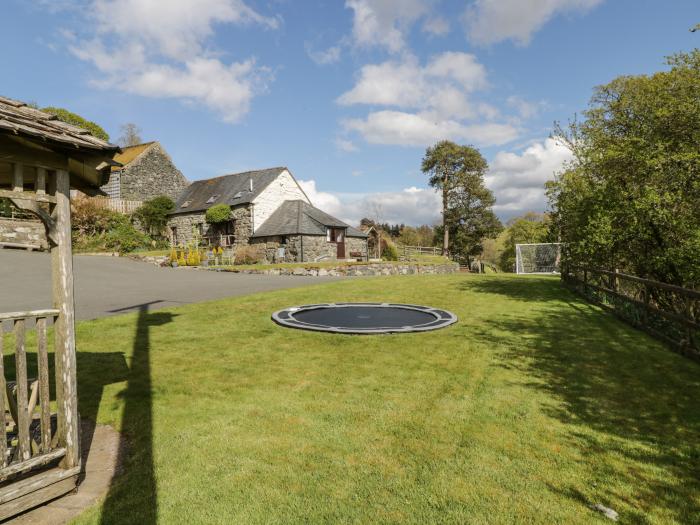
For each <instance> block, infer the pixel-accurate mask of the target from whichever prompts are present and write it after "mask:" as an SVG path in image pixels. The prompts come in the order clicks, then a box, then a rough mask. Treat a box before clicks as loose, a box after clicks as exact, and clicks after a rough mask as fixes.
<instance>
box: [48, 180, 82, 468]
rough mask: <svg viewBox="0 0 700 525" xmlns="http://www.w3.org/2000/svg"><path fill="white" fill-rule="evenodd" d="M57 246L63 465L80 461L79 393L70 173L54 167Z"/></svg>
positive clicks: (56, 303)
mask: <svg viewBox="0 0 700 525" xmlns="http://www.w3.org/2000/svg"><path fill="white" fill-rule="evenodd" d="M55 212H56V213H55V216H56V245H55V246H53V247H52V248H51V265H52V274H53V275H52V277H53V303H54V308H56V309H57V310H58V311H59V314H58V317H57V319H56V324H55V327H54V334H55V352H56V400H57V405H58V423H59V425H58V437H59V442H61V443H63V444H64V446H65V448H66V456H65V458H64V460H63V467H64V468H72V467H75V466H78V465H79V464H80V446H79V441H78V432H79V428H78V392H77V381H76V359H75V311H74V309H75V305H74V302H73V252H72V249H71V231H70V175H69V174H68V171H66V170H56V209H55Z"/></svg>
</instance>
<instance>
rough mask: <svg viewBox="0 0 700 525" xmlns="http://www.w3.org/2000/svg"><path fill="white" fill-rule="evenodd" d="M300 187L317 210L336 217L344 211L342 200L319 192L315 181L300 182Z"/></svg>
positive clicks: (330, 194)
mask: <svg viewBox="0 0 700 525" xmlns="http://www.w3.org/2000/svg"><path fill="white" fill-rule="evenodd" d="M299 185H300V186H301V189H302V190H304V193H306V196H307V197H308V198H309V200H310V201H311V204H313V205H314V206H316V207H317V208H320V209H321V210H323V211H325V212H326V213H330V214H331V215H336V214H338V213H339V212H340V211H341V210H342V207H343V205H342V203H341V201H340V199H339V198H338V197H337V196H336V195H334V194H332V193H328V192H325V191H319V190H318V189H317V188H316V181H315V180H300V181H299Z"/></svg>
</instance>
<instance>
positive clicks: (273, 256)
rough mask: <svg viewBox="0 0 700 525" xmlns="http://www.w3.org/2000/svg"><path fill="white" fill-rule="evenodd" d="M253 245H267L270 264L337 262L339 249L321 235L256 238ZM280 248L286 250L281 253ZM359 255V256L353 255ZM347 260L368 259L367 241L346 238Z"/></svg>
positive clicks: (266, 249)
mask: <svg viewBox="0 0 700 525" xmlns="http://www.w3.org/2000/svg"><path fill="white" fill-rule="evenodd" d="M250 243H251V244H264V245H265V260H266V262H268V263H286V262H302V260H301V258H302V253H303V257H304V261H303V262H318V261H335V260H337V255H338V247H337V245H336V244H335V243H332V242H328V240H327V239H326V237H325V236H321V235H289V236H287V237H286V238H285V237H281V236H272V237H256V238H253V239H251V240H250ZM280 248H284V250H283V251H280ZM351 253H352V254H359V255H357V256H354V255H351ZM345 257H346V259H363V260H366V259H367V244H366V242H365V239H361V238H355V237H346V238H345Z"/></svg>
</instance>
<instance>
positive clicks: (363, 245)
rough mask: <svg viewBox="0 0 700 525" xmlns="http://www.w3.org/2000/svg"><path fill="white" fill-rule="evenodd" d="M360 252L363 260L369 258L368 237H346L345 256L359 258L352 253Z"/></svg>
mask: <svg viewBox="0 0 700 525" xmlns="http://www.w3.org/2000/svg"><path fill="white" fill-rule="evenodd" d="M353 253H359V254H360V258H362V260H365V261H366V260H367V239H364V238H361V237H345V257H346V258H348V259H357V258H358V257H355V256H353V255H351V254H353Z"/></svg>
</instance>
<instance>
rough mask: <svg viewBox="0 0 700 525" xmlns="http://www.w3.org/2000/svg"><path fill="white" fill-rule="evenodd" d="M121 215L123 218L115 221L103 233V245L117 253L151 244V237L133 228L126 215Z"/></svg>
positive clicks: (127, 251) (131, 250)
mask: <svg viewBox="0 0 700 525" xmlns="http://www.w3.org/2000/svg"><path fill="white" fill-rule="evenodd" d="M122 217H124V220H119V221H115V223H114V225H113V227H112V228H111V229H110V230H109V231H108V232H107V233H106V234H105V247H106V248H107V249H108V250H113V251H117V252H119V253H129V252H133V251H134V250H138V249H139V248H146V247H149V246H151V238H150V237H149V236H148V235H146V234H145V233H142V232H140V231H139V230H137V229H136V228H134V225H133V224H131V222H130V221H129V218H128V217H126V216H125V215H123V216H122Z"/></svg>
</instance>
